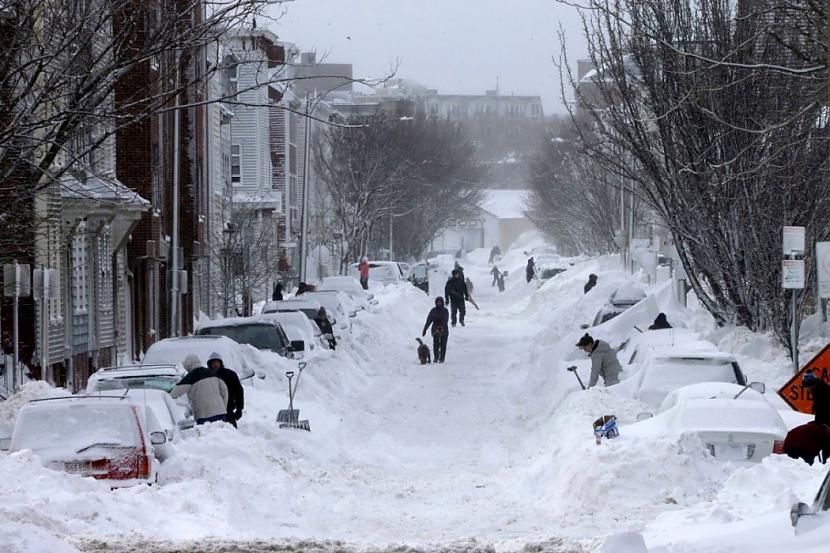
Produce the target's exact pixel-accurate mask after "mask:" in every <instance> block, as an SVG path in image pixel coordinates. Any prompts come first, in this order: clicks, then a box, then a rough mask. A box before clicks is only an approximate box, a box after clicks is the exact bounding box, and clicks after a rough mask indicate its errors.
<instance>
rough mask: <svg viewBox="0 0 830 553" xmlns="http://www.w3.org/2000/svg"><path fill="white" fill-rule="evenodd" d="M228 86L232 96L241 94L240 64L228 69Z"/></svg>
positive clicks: (234, 64)
mask: <svg viewBox="0 0 830 553" xmlns="http://www.w3.org/2000/svg"><path fill="white" fill-rule="evenodd" d="M228 84H229V87H230V93H231V94H236V93H237V92H239V64H237V63H233V64H232V65H231V66H230V67H228Z"/></svg>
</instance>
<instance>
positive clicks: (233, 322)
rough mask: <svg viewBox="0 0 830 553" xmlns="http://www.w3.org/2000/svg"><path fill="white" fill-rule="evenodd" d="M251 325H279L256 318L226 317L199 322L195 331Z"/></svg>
mask: <svg viewBox="0 0 830 553" xmlns="http://www.w3.org/2000/svg"><path fill="white" fill-rule="evenodd" d="M252 324H260V325H261V324H270V325H273V326H278V325H279V324H280V323H279V322H278V321H275V320H273V319H260V318H257V317H228V318H227V319H216V320H213V321H200V322H199V324H197V325H196V330H197V331H198V330H201V329H203V328H220V327H223V326H245V325H252Z"/></svg>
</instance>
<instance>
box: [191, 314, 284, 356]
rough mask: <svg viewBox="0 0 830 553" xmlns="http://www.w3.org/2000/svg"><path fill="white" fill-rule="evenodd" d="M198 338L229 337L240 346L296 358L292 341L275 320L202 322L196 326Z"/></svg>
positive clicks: (237, 319) (248, 319)
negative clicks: (245, 345)
mask: <svg viewBox="0 0 830 553" xmlns="http://www.w3.org/2000/svg"><path fill="white" fill-rule="evenodd" d="M196 335H198V336H227V337H228V338H230V339H231V340H233V341H235V342H238V343H240V344H248V345H249V346H252V347H255V348H256V349H258V350H263V351H272V352H274V353H276V354H278V355H280V356H282V357H286V358H288V359H293V358H294V349H293V348H292V346H291V339H290V338H288V335H287V334H286V333H285V330H284V329H283V328H282V325H281V324H280V323H279V322H277V321H274V320H262V319H256V318H253V317H234V318H229V319H218V320H215V321H206V322H201V323H199V324H198V325H197V326H196Z"/></svg>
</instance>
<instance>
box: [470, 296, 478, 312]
mask: <svg viewBox="0 0 830 553" xmlns="http://www.w3.org/2000/svg"><path fill="white" fill-rule="evenodd" d="M467 301H468V302H470V303H472V304H473V307H475V308H476V311H481V310H480V309H479V308H478V304H477V303H476V300H474V299H473V297H472V296H470V299H468V300H467Z"/></svg>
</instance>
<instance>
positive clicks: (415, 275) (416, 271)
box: [408, 263, 429, 294]
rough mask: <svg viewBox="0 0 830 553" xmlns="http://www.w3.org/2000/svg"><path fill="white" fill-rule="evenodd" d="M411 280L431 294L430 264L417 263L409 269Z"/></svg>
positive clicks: (414, 284)
mask: <svg viewBox="0 0 830 553" xmlns="http://www.w3.org/2000/svg"><path fill="white" fill-rule="evenodd" d="M408 280H409V282H411V283H412V285H413V286H415V287H416V288H420V289H421V290H423V291H424V292H426V293H427V294H429V264H428V263H416V264H415V265H413V266H412V268H411V270H410V271H409V277H408Z"/></svg>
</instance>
